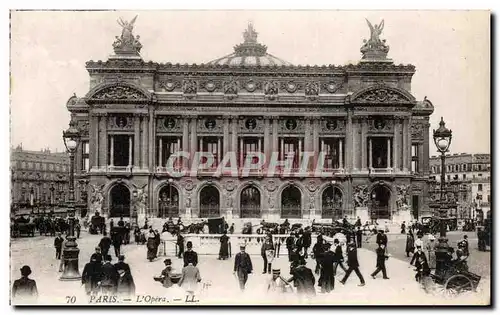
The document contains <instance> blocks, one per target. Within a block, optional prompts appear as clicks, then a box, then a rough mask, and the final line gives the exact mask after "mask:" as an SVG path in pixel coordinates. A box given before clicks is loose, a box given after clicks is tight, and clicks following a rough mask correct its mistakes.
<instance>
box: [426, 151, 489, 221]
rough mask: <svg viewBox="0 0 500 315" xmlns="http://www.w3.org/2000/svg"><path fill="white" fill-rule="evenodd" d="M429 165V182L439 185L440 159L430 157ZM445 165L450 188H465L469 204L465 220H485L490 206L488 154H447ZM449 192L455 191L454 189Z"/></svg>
mask: <svg viewBox="0 0 500 315" xmlns="http://www.w3.org/2000/svg"><path fill="white" fill-rule="evenodd" d="M429 163H430V169H431V176H430V178H431V180H433V181H435V182H436V183H440V182H441V175H440V174H441V158H440V157H439V156H432V157H431V158H430V162H429ZM445 163H446V164H445V165H446V170H445V171H446V183H447V184H449V185H450V186H451V187H458V186H462V189H463V187H467V194H468V197H467V201H468V202H470V204H469V210H468V217H467V218H471V219H476V220H480V221H482V220H484V219H486V217H487V214H488V212H489V211H490V205H491V187H490V186H491V185H490V183H491V175H490V173H491V162H490V154H468V153H460V154H458V153H455V154H448V155H447V156H446V160H445ZM450 190H454V191H457V189H456V188H451V189H450ZM464 203H465V201H464ZM459 213H460V212H459Z"/></svg>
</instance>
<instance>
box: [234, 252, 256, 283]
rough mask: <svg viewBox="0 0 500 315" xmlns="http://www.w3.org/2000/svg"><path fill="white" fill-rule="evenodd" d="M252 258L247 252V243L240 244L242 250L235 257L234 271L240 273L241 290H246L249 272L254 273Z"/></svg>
mask: <svg viewBox="0 0 500 315" xmlns="http://www.w3.org/2000/svg"><path fill="white" fill-rule="evenodd" d="M252 270H253V267H252V260H251V259H250V255H248V254H247V253H246V252H245V244H241V245H240V252H239V253H238V254H236V257H235V258H234V270H233V273H234V274H237V275H238V281H239V284H240V289H241V291H243V290H245V284H246V283H247V280H248V274H249V273H252Z"/></svg>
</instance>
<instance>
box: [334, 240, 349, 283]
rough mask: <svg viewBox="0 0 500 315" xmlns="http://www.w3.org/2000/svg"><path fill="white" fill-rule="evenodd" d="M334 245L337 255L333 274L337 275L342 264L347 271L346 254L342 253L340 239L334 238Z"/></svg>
mask: <svg viewBox="0 0 500 315" xmlns="http://www.w3.org/2000/svg"><path fill="white" fill-rule="evenodd" d="M333 246H335V255H334V257H333V258H334V260H333V262H334V265H333V274H334V275H337V268H338V267H339V266H340V268H342V270H344V272H347V268H346V267H345V266H344V254H343V253H342V246H341V245H340V242H339V240H338V239H334V240H333Z"/></svg>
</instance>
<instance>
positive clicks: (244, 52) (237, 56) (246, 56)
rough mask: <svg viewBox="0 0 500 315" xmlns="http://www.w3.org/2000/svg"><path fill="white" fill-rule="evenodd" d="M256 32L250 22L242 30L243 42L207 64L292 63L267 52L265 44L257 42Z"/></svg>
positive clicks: (275, 64)
mask: <svg viewBox="0 0 500 315" xmlns="http://www.w3.org/2000/svg"><path fill="white" fill-rule="evenodd" d="M257 34H258V33H257V32H256V31H255V30H254V28H253V25H252V24H251V23H249V24H248V28H247V29H246V31H245V32H243V38H244V42H243V43H242V44H239V45H236V46H234V53H232V54H229V55H227V56H224V57H221V58H217V59H215V60H212V61H210V62H208V64H209V65H221V66H223V65H229V66H291V65H292V64H291V63H289V62H287V61H284V60H282V59H280V58H277V57H275V56H273V55H271V54H268V53H267V46H265V45H262V44H260V43H258V42H257Z"/></svg>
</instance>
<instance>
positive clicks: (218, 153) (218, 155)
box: [215, 137, 222, 166]
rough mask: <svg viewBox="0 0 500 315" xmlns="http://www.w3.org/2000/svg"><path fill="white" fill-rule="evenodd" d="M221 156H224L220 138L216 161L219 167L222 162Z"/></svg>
mask: <svg viewBox="0 0 500 315" xmlns="http://www.w3.org/2000/svg"><path fill="white" fill-rule="evenodd" d="M221 155H222V148H221V139H220V137H217V160H216V161H215V163H216V165H217V166H218V165H219V163H220V161H222V160H221Z"/></svg>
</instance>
